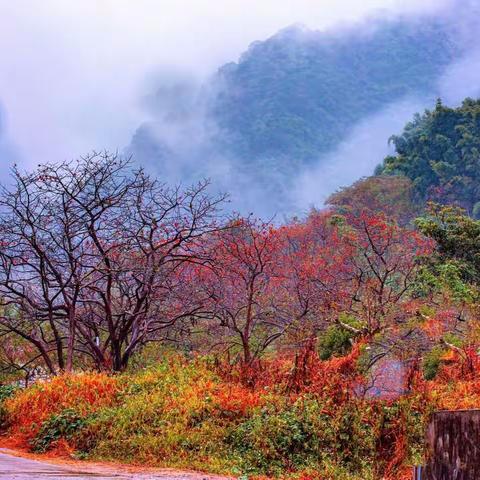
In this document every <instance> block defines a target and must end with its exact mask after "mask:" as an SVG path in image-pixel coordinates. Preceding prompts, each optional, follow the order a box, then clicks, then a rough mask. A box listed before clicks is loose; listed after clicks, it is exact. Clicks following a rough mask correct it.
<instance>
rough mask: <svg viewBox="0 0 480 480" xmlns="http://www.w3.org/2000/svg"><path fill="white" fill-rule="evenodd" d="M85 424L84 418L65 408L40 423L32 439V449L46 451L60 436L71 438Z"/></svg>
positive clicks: (40, 451)
mask: <svg viewBox="0 0 480 480" xmlns="http://www.w3.org/2000/svg"><path fill="white" fill-rule="evenodd" d="M85 425H86V419H85V418H82V417H81V416H80V415H79V414H78V413H77V412H75V411H74V410H71V409H65V410H63V411H62V412H60V413H59V414H57V415H52V416H51V417H50V418H49V419H48V420H47V421H45V422H44V423H43V424H42V426H41V428H40V430H39V431H38V433H37V435H36V436H35V438H34V439H33V441H32V443H31V446H32V450H33V451H34V452H39V453H43V452H46V451H48V450H49V449H50V448H51V447H52V446H53V444H54V443H55V442H56V441H58V440H60V439H61V438H65V439H67V440H68V439H71V438H72V437H73V436H74V435H75V434H76V433H78V432H79V431H80V430H81V429H82V428H83V427H85Z"/></svg>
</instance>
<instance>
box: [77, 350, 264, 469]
mask: <svg viewBox="0 0 480 480" xmlns="http://www.w3.org/2000/svg"><path fill="white" fill-rule="evenodd" d="M122 381H123V384H124V386H125V389H124V391H123V393H122V395H121V402H120V403H119V404H118V405H113V406H111V407H108V408H103V409H102V410H101V411H100V412H98V413H97V414H96V415H94V416H93V417H91V418H90V420H89V421H88V422H87V425H86V427H85V428H84V429H83V430H82V431H81V433H80V434H79V435H78V436H77V445H78V448H80V449H82V450H84V451H86V452H87V453H88V454H89V455H90V456H92V457H97V458H103V459H115V458H116V457H117V455H118V453H117V452H118V451H119V449H120V450H121V452H122V459H123V460H125V461H130V462H139V463H143V464H148V465H168V466H183V467H187V466H188V467H190V468H192V467H196V468H200V469H202V470H204V469H208V470H211V471H222V470H225V469H227V468H228V466H229V461H228V452H227V451H226V450H225V448H224V442H223V439H224V437H225V435H226V431H227V428H228V427H229V426H230V425H232V424H235V422H236V421H238V419H239V418H242V417H243V416H245V415H248V413H249V412H250V411H252V409H254V408H256V406H257V405H258V404H259V402H260V400H259V395H258V394H257V393H255V392H253V391H250V390H248V389H246V388H245V387H243V386H241V385H238V384H225V383H224V382H223V381H222V380H221V379H220V377H219V376H218V375H216V374H215V373H214V372H213V369H212V368H211V365H209V364H208V362H207V361H203V360H198V361H192V362H186V361H185V360H181V359H179V358H178V357H177V358H170V359H169V360H166V361H164V362H162V363H160V364H159V365H158V366H156V367H154V368H149V369H148V370H145V371H144V372H142V373H139V374H135V375H131V376H125V377H124V378H123V380H122Z"/></svg>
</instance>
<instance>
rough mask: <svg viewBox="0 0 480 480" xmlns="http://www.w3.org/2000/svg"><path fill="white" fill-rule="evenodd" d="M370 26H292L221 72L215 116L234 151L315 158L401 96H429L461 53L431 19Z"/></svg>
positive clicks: (306, 158)
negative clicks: (340, 28)
mask: <svg viewBox="0 0 480 480" xmlns="http://www.w3.org/2000/svg"><path fill="white" fill-rule="evenodd" d="M372 28H373V30H372V31H368V32H365V31H364V30H363V29H362V27H359V28H358V29H355V28H352V29H348V30H346V31H343V32H342V31H340V32H335V33H322V32H315V31H310V30H305V29H302V28H300V27H292V28H290V29H287V30H285V31H282V32H280V33H278V34H277V35H275V36H274V37H272V38H270V39H269V40H267V41H265V42H256V43H254V44H253V45H252V46H251V47H250V49H249V50H248V51H247V52H246V53H245V54H244V55H243V56H242V57H241V59H240V60H239V62H238V63H231V64H228V65H225V66H224V67H222V68H221V69H220V71H219V78H220V80H221V81H222V86H223V88H222V90H221V93H220V94H219V96H218V98H217V99H216V101H215V104H214V110H213V111H214V114H215V117H216V118H217V120H218V122H219V124H220V125H221V126H222V127H223V128H225V129H226V130H227V132H228V134H229V136H228V137H227V141H231V142H232V144H231V146H232V148H233V149H234V150H235V152H236V153H237V154H239V155H240V156H241V157H242V158H252V157H253V158H258V157H260V158H264V157H267V158H268V157H272V156H274V157H276V158H278V157H289V158H292V159H296V160H297V161H312V160H314V159H317V158H318V155H319V153H322V152H325V151H327V150H329V149H332V148H334V147H335V146H336V145H337V144H338V143H339V141H341V140H342V139H344V138H345V136H346V135H347V134H348V132H349V130H350V129H351V128H352V125H354V124H355V123H356V122H358V121H359V120H360V119H362V118H364V117H366V116H368V115H369V114H372V113H374V112H376V111H378V110H380V109H381V108H382V107H384V106H386V105H388V104H389V103H391V102H394V101H395V100H399V99H401V98H403V97H405V96H408V95H412V94H419V95H428V92H429V91H431V89H432V87H433V85H434V82H435V80H436V79H438V77H439V76H440V75H441V74H442V72H443V71H444V68H445V67H446V65H448V64H449V63H450V62H451V61H452V59H453V58H454V57H455V55H456V54H457V53H458V50H457V49H456V48H455V46H454V44H453V43H452V41H451V38H450V37H449V35H448V33H447V31H446V30H445V28H444V27H443V25H442V24H440V23H437V22H434V21H432V22H426V23H423V24H420V23H412V24H409V23H408V22H406V21H396V22H384V23H379V24H378V25H376V26H374V27H372Z"/></svg>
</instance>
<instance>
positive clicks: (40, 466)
mask: <svg viewBox="0 0 480 480" xmlns="http://www.w3.org/2000/svg"><path fill="white" fill-rule="evenodd" d="M7 478H8V479H12V480H14V479H15V480H35V479H39V480H42V479H49V480H64V479H72V478H73V479H77V480H107V479H114V480H115V479H116V480H133V479H135V480H154V479H162V480H183V479H185V480H225V478H223V479H222V478H221V477H214V476H209V475H203V474H200V473H191V472H185V473H182V472H178V471H173V470H164V471H162V470H159V471H155V472H148V473H133V472H128V471H126V470H123V471H121V470H120V469H119V470H117V471H116V470H113V469H112V468H103V467H98V466H95V465H90V464H88V463H85V466H83V465H72V466H71V465H56V464H53V463H47V462H43V461H42V462H40V461H36V460H30V459H27V458H22V457H17V456H13V455H11V454H8V453H5V451H3V452H1V453H0V479H7Z"/></svg>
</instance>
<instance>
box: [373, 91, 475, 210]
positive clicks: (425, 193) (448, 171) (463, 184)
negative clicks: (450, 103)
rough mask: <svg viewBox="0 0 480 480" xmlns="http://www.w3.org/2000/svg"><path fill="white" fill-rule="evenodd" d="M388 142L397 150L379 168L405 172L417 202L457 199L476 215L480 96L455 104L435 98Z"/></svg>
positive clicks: (396, 173) (445, 202)
mask: <svg viewBox="0 0 480 480" xmlns="http://www.w3.org/2000/svg"><path fill="white" fill-rule="evenodd" d="M391 141H392V142H393V144H394V145H395V149H396V155H395V156H391V157H388V158H386V159H385V161H384V163H383V165H381V166H380V167H379V168H378V169H377V173H379V174H388V175H404V176H406V177H408V178H409V179H410V180H411V181H412V183H413V189H414V193H415V199H416V202H417V203H419V204H424V203H425V202H427V201H429V200H431V201H436V202H440V203H444V204H457V205H459V206H461V207H463V208H465V209H466V210H467V211H468V212H470V213H472V214H473V215H474V216H476V217H478V216H479V215H480V203H479V201H480V100H471V99H467V100H465V101H464V102H463V104H462V106H461V107H459V108H450V107H447V106H444V105H442V103H441V102H440V101H438V102H437V105H436V107H435V109H433V110H431V111H430V110H427V111H426V112H425V113H424V114H423V115H417V116H416V117H415V118H414V120H413V121H412V122H410V123H409V124H408V125H407V126H406V127H405V130H404V131H403V133H402V134H400V135H395V136H393V137H392V139H391Z"/></svg>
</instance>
